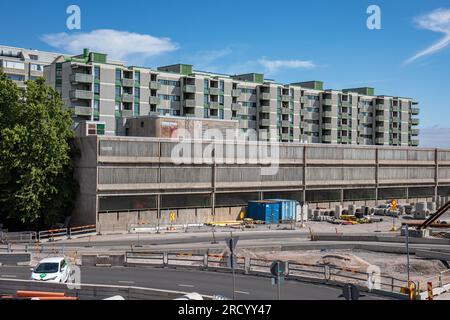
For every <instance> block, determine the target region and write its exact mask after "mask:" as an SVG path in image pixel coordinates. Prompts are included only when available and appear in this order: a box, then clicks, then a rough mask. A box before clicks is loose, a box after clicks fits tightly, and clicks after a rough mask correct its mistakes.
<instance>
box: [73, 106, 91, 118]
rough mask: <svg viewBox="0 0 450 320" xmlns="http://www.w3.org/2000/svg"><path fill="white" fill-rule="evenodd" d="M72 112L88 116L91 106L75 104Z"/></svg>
mask: <svg viewBox="0 0 450 320" xmlns="http://www.w3.org/2000/svg"><path fill="white" fill-rule="evenodd" d="M74 114H75V115H77V116H90V115H91V114H92V108H91V107H79V106H76V107H75V108H74Z"/></svg>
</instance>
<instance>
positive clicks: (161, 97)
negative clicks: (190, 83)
mask: <svg viewBox="0 0 450 320" xmlns="http://www.w3.org/2000/svg"><path fill="white" fill-rule="evenodd" d="M158 97H159V100H167V101H172V102H173V101H180V96H174V95H167V94H159V95H158Z"/></svg>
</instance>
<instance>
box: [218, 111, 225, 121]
mask: <svg viewBox="0 0 450 320" xmlns="http://www.w3.org/2000/svg"><path fill="white" fill-rule="evenodd" d="M223 117H224V112H223V109H220V110H219V118H220V119H223Z"/></svg>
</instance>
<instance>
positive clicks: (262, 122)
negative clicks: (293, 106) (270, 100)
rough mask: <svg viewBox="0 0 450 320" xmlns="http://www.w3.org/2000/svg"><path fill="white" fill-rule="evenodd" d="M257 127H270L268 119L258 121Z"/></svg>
mask: <svg viewBox="0 0 450 320" xmlns="http://www.w3.org/2000/svg"><path fill="white" fill-rule="evenodd" d="M259 125H260V126H263V127H268V126H270V119H260V120H259Z"/></svg>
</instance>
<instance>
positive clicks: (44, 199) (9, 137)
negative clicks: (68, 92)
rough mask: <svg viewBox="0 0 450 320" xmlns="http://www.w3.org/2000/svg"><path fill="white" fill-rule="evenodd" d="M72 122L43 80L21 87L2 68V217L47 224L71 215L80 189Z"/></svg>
mask: <svg viewBox="0 0 450 320" xmlns="http://www.w3.org/2000/svg"><path fill="white" fill-rule="evenodd" d="M71 126H72V118H71V113H70V111H68V110H66V111H64V108H63V102H62V100H61V98H60V96H59V93H58V92H57V91H56V90H54V89H53V88H50V87H48V86H46V85H45V81H44V79H42V78H39V79H37V80H36V81H28V82H27V83H26V90H21V89H19V88H18V87H17V85H16V84H15V83H14V82H13V81H11V80H10V79H9V78H8V77H7V76H6V75H5V74H4V73H2V72H1V71H0V221H5V220H6V221H9V222H10V223H13V224H14V223H17V224H19V223H20V224H26V225H31V224H33V225H35V224H38V225H41V226H44V225H45V226H51V225H52V224H54V223H56V222H60V221H62V219H63V218H64V216H66V215H68V214H70V211H71V208H72V205H73V200H74V199H75V196H76V192H77V190H78V185H77V183H76V182H75V180H74V179H73V165H72V158H73V157H72V155H73V153H74V148H73V138H74V133H73V130H72V129H71Z"/></svg>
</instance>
